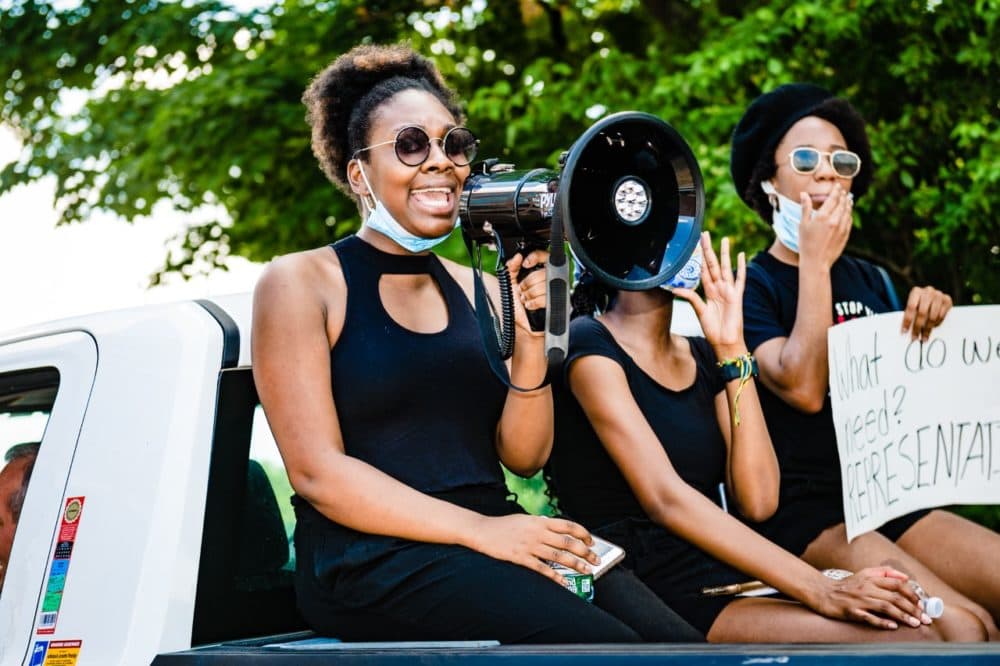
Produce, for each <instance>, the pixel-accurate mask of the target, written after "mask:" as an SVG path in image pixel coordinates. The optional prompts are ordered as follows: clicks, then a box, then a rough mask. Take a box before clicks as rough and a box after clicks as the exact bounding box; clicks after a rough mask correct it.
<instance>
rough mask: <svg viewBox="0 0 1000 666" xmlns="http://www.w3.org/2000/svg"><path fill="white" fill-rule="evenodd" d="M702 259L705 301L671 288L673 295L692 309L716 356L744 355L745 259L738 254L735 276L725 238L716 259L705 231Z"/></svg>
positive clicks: (687, 291) (685, 291)
mask: <svg viewBox="0 0 1000 666" xmlns="http://www.w3.org/2000/svg"><path fill="white" fill-rule="evenodd" d="M701 249H702V256H703V257H704V259H703V261H702V264H701V286H702V289H704V291H705V300H702V299H701V297H700V296H698V294H697V293H695V292H694V291H692V290H690V289H682V288H677V289H674V295H676V296H678V297H680V298H683V299H684V300H686V301H688V302H689V303H690V304H691V307H692V308H694V311H695V314H697V315H698V321H699V323H700V324H701V330H702V332H703V333H704V334H705V339H706V340H708V342H709V344H711V345H712V347H713V348H715V350H716V353H717V354H720V357H721V356H725V357H729V356H733V355H739V354H743V353H746V343H745V342H744V341H743V289H744V287H745V286H746V277H747V265H746V256H744V254H743V253H742V252H740V253H739V255H738V256H737V259H736V275H735V276H734V275H733V265H732V260H731V258H730V252H729V239H728V238H723V239H722V243H721V244H720V246H719V256H718V257H716V255H715V250H713V249H712V239H711V237H710V236H709V233H708V232H707V231H705V232H703V233H702V234H701Z"/></svg>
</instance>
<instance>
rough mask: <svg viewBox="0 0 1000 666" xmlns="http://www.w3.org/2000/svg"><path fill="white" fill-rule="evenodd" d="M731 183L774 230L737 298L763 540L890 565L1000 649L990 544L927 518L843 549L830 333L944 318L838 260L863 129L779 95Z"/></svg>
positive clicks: (761, 106)
mask: <svg viewBox="0 0 1000 666" xmlns="http://www.w3.org/2000/svg"><path fill="white" fill-rule="evenodd" d="M731 171H732V176H733V183H734V185H735V187H736V192H737V194H739V195H740V197H741V198H742V199H743V201H744V202H745V203H746V204H747V205H748V206H750V207H751V208H753V209H754V211H756V212H757V213H758V214H759V215H760V217H761V218H762V219H763V220H765V221H766V222H767V223H769V224H772V225H773V227H774V231H775V239H774V242H773V243H772V244H771V246H770V247H769V248H768V249H767V251H765V252H761V253H760V254H758V255H757V256H756V257H754V258H753V260H752V261H751V263H750V266H749V273H748V276H747V289H746V294H745V296H744V303H745V309H746V337H747V342H748V343H749V346H750V349H751V350H753V353H754V355H755V356H756V357H757V359H758V362H759V363H760V375H761V380H762V384H763V390H762V391H761V403H762V405H763V407H764V412H765V414H766V417H767V423H768V428H769V429H770V431H771V435H772V437H773V438H774V443H775V447H776V450H777V451H778V454H779V456H780V458H781V471H782V480H781V500H780V503H779V507H778V511H777V514H776V515H775V516H774V517H773V518H771V519H770V520H769V521H767V522H766V523H764V524H763V525H761V526H760V530H761V531H762V533H763V534H765V535H766V536H768V538H771V539H773V540H775V541H776V542H777V543H780V544H782V545H783V546H784V547H786V548H788V549H789V550H791V551H792V552H794V553H796V554H801V555H802V556H803V557H804V558H805V559H806V560H807V561H809V562H811V563H813V564H815V565H816V566H821V567H823V566H831V565H830V562H831V561H833V560H836V561H837V562H839V563H840V566H844V567H847V568H851V567H852V566H856V565H857V563H860V562H881V561H884V560H885V559H888V558H892V559H895V560H898V561H900V562H902V563H904V565H905V566H906V567H907V569H908V570H909V571H912V572H913V573H914V574H915V575H916V576H917V577H918V578H919V579H920V581H921V583H922V584H923V586H924V587H926V588H927V589H928V590H929V591H932V592H933V593H934V594H936V595H938V596H940V597H941V598H942V599H944V602H945V605H946V607H947V608H956V607H965V608H967V609H969V610H970V611H972V612H974V613H975V614H976V615H977V616H978V617H979V618H980V620H981V621H982V622H983V624H984V625H985V626H986V628H987V630H988V632H989V634H990V637H991V640H997V639H1000V631H998V629H997V625H996V618H1000V567H997V566H996V564H995V561H996V560H995V559H994V558H995V557H996V553H997V552H998V551H1000V535H997V534H996V533H995V532H993V531H991V530H988V529H985V528H983V527H981V526H979V525H976V524H975V523H973V522H971V521H969V520H966V519H964V518H961V517H959V516H958V515H956V514H953V513H950V512H947V511H941V510H937V511H916V512H913V513H910V514H907V515H904V516H902V517H900V518H897V519H895V520H891V521H889V522H888V523H886V524H885V525H882V526H880V527H879V528H877V529H876V530H875V531H872V532H869V533H867V534H863V535H860V536H859V537H857V538H856V539H854V540H853V541H852V542H851V543H848V542H847V538H846V529H845V527H844V504H843V496H842V485H841V472H840V462H839V458H838V452H837V441H836V433H835V431H834V423H833V413H832V408H831V402H830V398H829V396H828V392H829V385H830V382H829V368H828V367H827V330H828V329H829V328H830V326H833V325H834V324H835V323H841V322H844V321H847V320H849V319H853V318H855V317H863V316H868V315H873V314H877V313H882V312H890V311H892V310H899V309H902V310H903V331H902V332H901V342H902V337H903V334H906V335H907V336H908V337H912V338H914V339H915V338H920V339H921V340H927V338H928V336H929V335H930V332H931V331H932V330H933V328H934V327H935V326H937V325H938V324H940V323H941V322H942V321H943V319H944V317H945V316H946V314H947V313H948V311H949V310H950V309H951V306H952V302H951V298H950V297H948V296H947V295H946V294H944V293H942V292H941V291H939V290H937V289H935V288H933V287H914V288H913V289H912V290H911V291H910V293H909V294H908V296H907V299H906V302H905V304H904V305H902V307H899V306H897V305H896V304H894V302H893V301H894V300H895V290H894V289H893V287H892V285H891V284H890V283H889V281H888V278H887V277H885V276H884V274H881V273H880V272H879V270H878V269H876V268H875V266H873V265H872V264H870V263H868V262H867V261H864V260H862V259H860V258H857V257H853V256H851V255H850V254H848V253H846V252H845V251H844V250H845V248H846V245H847V240H848V238H849V236H850V233H851V228H852V225H853V215H852V211H853V204H854V198H855V197H860V196H862V195H863V194H864V193H865V192H866V191H867V190H868V187H869V185H870V184H871V182H872V176H873V174H874V167H873V163H872V153H871V149H870V148H869V142H868V135H867V132H866V130H865V123H864V121H863V120H862V118H861V116H860V115H859V114H858V112H857V111H856V110H855V109H854V107H853V106H852V105H851V104H850V102H848V101H847V100H845V99H842V98H838V97H835V96H834V95H833V94H831V93H830V92H829V91H828V90H825V89H824V88H821V87H819V86H815V85H812V84H807V83H792V84H786V85H783V86H779V87H778V88H776V89H775V90H773V91H771V92H768V93H765V94H763V95H761V96H760V97H758V98H757V99H756V100H754V101H753V103H751V104H750V106H749V108H748V109H747V111H746V113H745V114H744V115H743V117H742V118H741V119H740V121H739V123H738V125H737V127H736V130H735V132H734V133H733V141H732V158H731ZM946 614H947V611H946Z"/></svg>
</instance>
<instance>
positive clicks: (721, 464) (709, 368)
mask: <svg viewBox="0 0 1000 666" xmlns="http://www.w3.org/2000/svg"><path fill="white" fill-rule="evenodd" d="M687 340H688V343H689V344H690V345H691V352H692V354H693V355H694V358H695V363H696V366H697V372H696V376H695V380H694V383H693V384H691V386H689V387H687V388H685V389H683V390H681V391H673V390H671V389H668V388H666V387H664V386H662V385H660V384H659V383H657V382H656V381H654V380H653V379H652V378H651V377H650V376H649V375H647V374H646V373H645V372H643V370H642V369H640V368H639V366H638V365H636V364H635V362H634V361H633V360H632V358H631V357H630V356H629V355H628V353H627V352H626V351H625V350H624V349H622V348H621V346H619V345H618V343H617V342H616V341H615V339H614V337H613V336H612V335H611V332H610V331H608V329H607V328H605V327H604V325H603V324H601V323H600V322H599V321H597V320H596V319H594V318H592V317H580V318H578V319H575V320H574V321H573V322H572V324H571V325H570V345H569V354H568V356H567V358H566V363H565V365H564V370H563V376H562V378H561V381H560V380H557V381H556V382H554V384H553V387H554V394H553V397H554V400H555V445H554V447H553V451H552V456H551V458H550V460H549V467H548V469H549V472H550V474H551V476H552V478H553V486H554V488H555V491H556V493H557V495H558V497H559V503H560V507H561V508H562V509H563V511H565V512H566V514H567V515H568V516H570V517H571V518H573V519H575V520H578V521H579V522H581V523H583V524H584V525H586V526H587V527H589V528H591V529H597V528H600V527H602V526H604V525H608V524H610V523H613V522H616V521H619V520H622V519H624V518H643V519H644V518H646V514H645V512H644V511H643V510H642V507H641V506H640V505H639V502H638V501H637V500H636V499H635V496H634V495H633V494H632V490H631V488H629V486H628V484H627V483H626V481H625V478H624V477H623V476H622V474H621V472H620V471H619V470H618V467H617V466H616V465H615V463H614V461H613V460H612V459H611V457H610V456H609V455H608V454H607V451H606V450H605V449H604V446H603V445H602V444H601V441H600V439H599V438H598V436H597V433H595V432H594V429H593V428H592V427H591V425H590V421H589V420H588V419H587V416H586V414H584V412H583V409H582V408H581V407H580V405H579V403H578V402H577V401H576V398H574V396H573V394H572V392H571V391H570V389H569V386H568V382H567V378H568V376H569V368H570V366H571V365H572V364H573V362H575V361H576V360H577V359H579V358H581V357H583V356H590V355H597V356H605V357H607V358H610V359H611V360H613V361H615V362H616V363H618V364H619V365H620V366H621V367H622V369H623V370H624V371H625V376H626V378H627V379H628V385H629V389H631V391H632V396H633V397H634V398H635V401H636V403H637V404H638V405H639V408H640V409H641V410H642V413H643V414H644V415H645V416H646V420H647V421H648V422H649V424H650V426H651V427H652V428H653V431H654V432H655V433H656V436H657V437H658V438H659V440H660V442H661V443H662V444H663V448H664V449H665V450H666V452H667V455H668V456H669V457H670V461H671V463H672V464H673V466H674V467H675V468H676V470H677V473H678V474H679V475H680V476H681V478H683V479H684V480H685V481H686V482H687V483H688V484H690V485H691V486H693V487H694V488H697V489H698V490H699V491H701V492H702V493H703V494H704V495H706V496H707V497H709V498H710V499H711V500H712V501H713V502H716V503H718V485H719V483H720V482H721V481H722V480H723V478H724V473H725V466H726V445H725V441H724V440H723V438H722V432H721V431H720V430H719V422H718V420H717V418H716V414H715V404H714V398H715V396H716V395H717V394H718V393H719V391H721V390H723V388H724V384H723V382H722V379H721V377H720V374H719V372H718V368H717V367H716V365H715V363H716V358H715V353H714V352H713V350H712V348H711V346H710V345H709V344H708V342H707V341H706V340H705V339H704V338H687Z"/></svg>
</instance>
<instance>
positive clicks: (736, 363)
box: [716, 354, 758, 426]
mask: <svg viewBox="0 0 1000 666" xmlns="http://www.w3.org/2000/svg"><path fill="white" fill-rule="evenodd" d="M716 365H718V366H719V374H721V375H722V381H723V382H726V383H728V382H731V381H733V380H734V379H738V380H740V385H739V387H737V389H736V397H734V398H733V425H735V426H738V425H739V424H740V408H739V402H740V394H741V393H743V387H744V386H746V384H747V382H748V381H750V378H751V377H756V376H757V374H758V370H757V359H755V358H754V357H753V354H743V355H742V356H737V357H736V358H727V359H724V360H722V361H719V362H718V363H717V364H716Z"/></svg>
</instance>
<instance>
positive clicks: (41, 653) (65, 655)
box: [28, 640, 83, 666]
mask: <svg viewBox="0 0 1000 666" xmlns="http://www.w3.org/2000/svg"><path fill="white" fill-rule="evenodd" d="M82 646H83V641H79V640H76V641H35V649H33V650H32V651H31V661H30V662H29V663H28V666H76V661H77V659H79V657H80V648H81V647H82Z"/></svg>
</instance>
